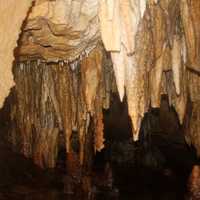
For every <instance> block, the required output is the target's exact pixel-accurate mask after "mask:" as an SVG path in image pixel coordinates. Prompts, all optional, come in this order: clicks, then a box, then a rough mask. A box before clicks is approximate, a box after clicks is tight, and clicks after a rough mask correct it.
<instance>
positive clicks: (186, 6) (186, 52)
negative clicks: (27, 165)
mask: <svg viewBox="0 0 200 200" xmlns="http://www.w3.org/2000/svg"><path fill="white" fill-rule="evenodd" d="M199 8H200V2H199V1H197V0H190V1H189V0H180V1H179V0H171V1H164V0H160V1H158V0H149V1H146V0H134V1H133V0H101V1H98V0H81V1H71V0H62V1H55V2H54V1H46V0H45V1H39V0H36V3H35V7H33V10H32V12H31V13H30V15H29V16H28V18H27V21H26V23H25V24H24V27H23V28H24V29H23V32H22V35H21V38H20V40H19V44H20V45H19V48H18V51H17V53H18V56H19V61H18V64H17V67H16V66H15V67H14V73H15V81H16V83H17V85H16V87H15V89H14V96H15V103H14V105H13V107H12V109H11V110H12V112H11V117H12V121H13V124H15V125H13V128H12V131H11V140H12V142H13V144H15V145H16V146H19V148H20V145H19V144H20V143H21V148H20V149H21V150H22V152H23V153H24V154H25V155H26V156H32V157H34V159H35V162H36V163H38V164H39V165H41V166H51V167H52V166H53V165H54V164H55V160H54V159H55V157H56V156H55V155H56V151H57V150H56V148H57V144H56V142H55V141H56V140H57V139H56V138H57V137H58V135H59V134H61V133H62V134H63V135H64V136H65V140H66V149H67V152H68V153H74V152H73V149H72V147H71V140H72V132H73V131H75V132H78V135H79V143H80V152H79V161H80V163H81V164H82V163H83V162H84V153H85V152H86V151H85V149H86V145H85V144H86V143H87V142H86V140H87V136H88V135H87V134H88V128H89V127H90V125H91V124H93V126H94V134H93V135H94V145H95V146H94V149H95V150H98V151H99V150H101V149H102V148H103V146H104V138H103V123H102V108H106V109H108V108H109V103H110V102H109V99H110V93H111V92H112V91H113V90H116V87H117V90H118V93H119V97H120V99H121V101H122V100H123V98H124V95H126V97H127V103H128V110H129V116H130V118H131V121H132V126H133V128H132V130H133V139H134V140H137V139H138V133H139V129H140V124H141V120H142V118H143V115H144V113H145V112H147V111H148V109H149V107H150V106H151V107H159V106H160V97H161V95H162V94H166V95H167V96H168V99H169V104H170V106H173V107H174V108H175V110H176V112H177V114H178V117H179V121H180V123H181V124H182V123H184V118H185V113H186V105H187V100H188V99H190V101H191V104H192V106H193V109H192V116H191V120H190V127H189V129H188V133H187V134H186V135H187V137H188V138H190V140H191V142H192V143H193V144H194V145H195V147H196V148H197V150H198V152H200V145H199V144H200V139H199V138H200V137H199V134H198V131H199V127H198V124H199V123H198V122H199V117H198V115H199V113H200V112H199V101H200V91H199V85H200V80H199V72H200V70H199V69H200V68H199V66H200V56H199V52H200V45H199V44H200V28H199V22H200V14H199ZM0 9H1V4H0ZM13 24H15V23H13ZM8 28H10V27H7V26H6V27H5V32H6V29H8ZM18 28H19V26H18ZM10 30H12V29H10ZM9 33H10V32H9ZM8 40H9V39H8ZM100 40H102V42H103V44H104V47H105V49H106V50H107V51H108V52H109V53H105V51H104V50H103V48H102V47H100V46H101V41H100ZM6 41H7V38H6V40H5V41H3V40H2V47H3V48H4V44H5V45H6ZM15 41H16V38H15ZM11 49H13V48H11ZM3 51H5V50H3ZM2 60H3V59H2ZM36 60H37V61H36ZM111 60H112V63H111ZM112 64H113V68H112V67H111V65H112ZM9 70H10V69H9ZM3 72H5V73H8V72H7V71H6V70H5V71H3ZM2 84H3V82H2V83H1V85H2ZM0 102H1V100H0ZM52 140H54V142H53V141H52ZM47 152H48V153H47ZM52 155H54V156H52Z"/></svg>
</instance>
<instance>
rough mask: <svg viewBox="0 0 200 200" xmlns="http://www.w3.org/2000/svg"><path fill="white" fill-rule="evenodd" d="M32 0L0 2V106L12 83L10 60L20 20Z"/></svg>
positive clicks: (19, 28)
mask: <svg viewBox="0 0 200 200" xmlns="http://www.w3.org/2000/svg"><path fill="white" fill-rule="evenodd" d="M31 2H32V0H19V1H18V2H17V5H16V1H15V0H8V1H1V2H0V24H1V25H0V26H1V28H0V44H1V45H0V91H1V92H0V93H1V94H0V107H2V105H3V102H4V98H5V97H6V96H7V95H8V94H9V90H10V88H11V87H12V86H13V85H14V81H13V75H12V62H13V60H14V55H13V54H14V53H13V51H14V48H15V47H16V46H17V40H18V37H19V34H20V32H21V26H22V22H23V20H24V19H25V17H26V15H27V12H28V9H29V7H30V5H31Z"/></svg>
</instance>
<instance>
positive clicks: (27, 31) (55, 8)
mask: <svg viewBox="0 0 200 200" xmlns="http://www.w3.org/2000/svg"><path fill="white" fill-rule="evenodd" d="M99 39H100V34H99V21H98V0H78V1H71V0H57V1H36V3H35V6H34V7H33V9H32V12H31V13H30V15H29V17H28V19H27V23H26V25H25V28H24V31H23V34H22V37H21V40H20V44H21V45H20V48H19V54H20V56H21V58H23V57H25V60H26V57H28V56H29V57H31V58H42V59H45V60H47V61H56V62H57V61H58V60H62V61H64V60H65V61H66V62H73V61H75V60H81V59H82V57H85V56H86V55H88V53H89V52H90V51H91V50H92V49H94V48H95V47H96V45H97V42H98V41H99Z"/></svg>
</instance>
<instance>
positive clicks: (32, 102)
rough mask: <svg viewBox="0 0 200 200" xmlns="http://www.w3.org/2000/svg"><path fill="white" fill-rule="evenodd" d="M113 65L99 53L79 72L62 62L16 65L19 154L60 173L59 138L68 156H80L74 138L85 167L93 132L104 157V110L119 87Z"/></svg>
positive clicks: (14, 134) (14, 133) (13, 135)
mask: <svg viewBox="0 0 200 200" xmlns="http://www.w3.org/2000/svg"><path fill="white" fill-rule="evenodd" d="M107 59H108V58H107V57H106V55H105V52H104V51H103V49H102V48H101V47H98V48H96V49H95V50H93V51H92V52H91V53H90V54H89V55H88V57H86V58H84V59H83V60H82V61H81V62H80V63H78V65H77V67H76V69H75V70H72V69H71V68H70V65H69V64H65V63H64V64H63V65H62V62H59V63H45V62H38V61H37V60H32V61H23V62H19V63H16V64H15V66H14V76H15V82H16V86H15V88H14V89H13V101H12V104H10V110H11V121H12V124H13V126H12V129H11V131H10V133H9V138H10V141H11V142H12V143H13V145H14V146H15V148H16V149H18V150H19V151H21V152H22V153H23V154H24V155H26V156H27V157H32V158H33V159H34V161H35V163H37V164H38V165H39V166H41V167H55V162H56V158H57V153H58V149H59V148H60V147H59V142H58V141H59V137H61V135H62V137H63V138H64V141H65V145H66V151H67V152H68V153H74V152H75V149H74V147H73V145H74V141H73V135H72V134H78V137H77V138H78V144H79V156H78V157H79V158H80V163H83V161H84V155H85V152H86V151H87V148H88V147H87V143H88V141H87V140H88V136H87V135H88V134H91V133H90V132H91V131H92V135H93V136H92V138H93V137H94V141H95V142H94V148H93V151H100V150H101V149H102V148H103V147H104V134H103V113H102V109H103V108H108V107H109V98H110V96H109V95H110V93H111V92H112V90H113V89H112V88H113V84H115V83H114V81H115V80H114V78H112V77H113V76H114V74H113V70H112V67H111V65H109V64H108V62H107ZM108 77H109V79H108ZM91 125H92V126H93V129H92V130H91V129H89V127H90V126H91ZM89 139H90V138H89ZM92 144H93V142H92ZM75 153H77V152H75ZM90 153H92V152H90Z"/></svg>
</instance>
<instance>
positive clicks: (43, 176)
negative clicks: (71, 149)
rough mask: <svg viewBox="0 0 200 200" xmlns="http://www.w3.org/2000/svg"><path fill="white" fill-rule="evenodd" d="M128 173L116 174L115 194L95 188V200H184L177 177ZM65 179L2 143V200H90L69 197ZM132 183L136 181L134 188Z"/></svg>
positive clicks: (0, 176)
mask: <svg viewBox="0 0 200 200" xmlns="http://www.w3.org/2000/svg"><path fill="white" fill-rule="evenodd" d="M125 170H126V172H127V173H126V174H123V169H122V168H118V169H116V170H115V173H116V172H117V173H118V180H116V187H115V188H114V189H113V190H109V189H108V188H106V187H101V186H100V187H98V186H96V187H94V188H95V189H94V194H95V195H93V200H131V199H134V200H151V199H152V200H179V199H180V200H183V199H184V196H185V194H184V190H183V188H181V187H179V185H180V184H179V182H178V181H177V180H176V177H175V176H171V175H170V172H168V171H166V172H165V173H164V175H163V174H162V175H160V174H159V175H155V174H153V173H149V172H147V171H146V172H145V173H146V174H145V173H144V172H143V171H140V172H139V171H136V173H134V174H130V173H128V172H129V170H132V169H128V168H126V169H125ZM132 171H133V170H132ZM141 173H142V175H141ZM62 176H63V174H61V173H58V172H55V171H50V170H48V171H44V170H41V169H40V168H38V167H37V166H35V165H34V164H33V163H32V162H31V160H28V159H26V158H24V157H23V156H21V155H19V154H16V153H13V152H12V151H11V149H10V148H9V147H8V146H7V145H6V144H5V143H4V142H2V141H1V142H0V200H62V199H63V200H64V199H65V200H66V199H68V200H82V199H87V198H83V196H82V195H81V194H78V193H77V194H76V195H70V194H66V193H65V192H64V186H63V182H62V180H63V177H62ZM166 177H167V178H166ZM123 179H124V180H123ZM131 180H134V184H133V183H131ZM147 180H148V181H147ZM123 181H124V182H123ZM97 185H98V184H97ZM116 188H118V189H119V190H118V189H116ZM117 191H120V192H119V193H118V192H117Z"/></svg>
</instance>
